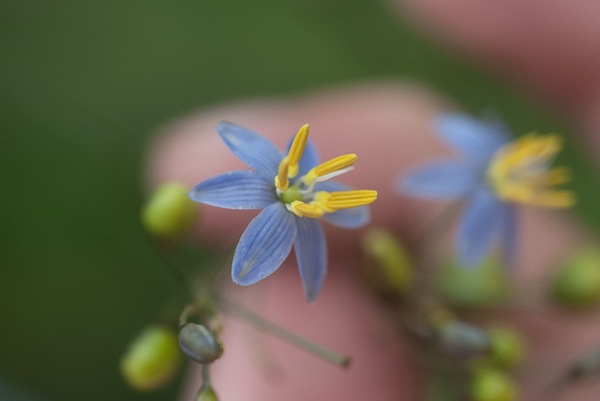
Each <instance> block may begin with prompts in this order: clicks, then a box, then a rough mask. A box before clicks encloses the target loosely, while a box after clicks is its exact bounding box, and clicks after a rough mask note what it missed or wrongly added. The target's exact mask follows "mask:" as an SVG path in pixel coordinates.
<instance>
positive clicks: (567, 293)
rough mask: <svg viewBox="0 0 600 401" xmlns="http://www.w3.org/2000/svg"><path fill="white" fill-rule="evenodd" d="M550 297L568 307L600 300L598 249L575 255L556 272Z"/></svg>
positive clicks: (586, 250) (583, 251)
mask: <svg viewBox="0 0 600 401" xmlns="http://www.w3.org/2000/svg"><path fill="white" fill-rule="evenodd" d="M552 295H553V296H554V299H555V300H556V301H558V302H560V303H561V304H563V305H565V306H570V307H586V306H591V305H593V304H595V303H597V302H598V300H600V249H598V248H587V249H582V250H580V251H578V252H577V253H575V254H574V255H573V256H572V257H571V258H570V259H569V260H568V261H567V262H566V263H565V264H564V265H563V267H562V268H561V269H560V270H559V271H558V273H557V275H556V277H555V279H554V283H553V286H552Z"/></svg>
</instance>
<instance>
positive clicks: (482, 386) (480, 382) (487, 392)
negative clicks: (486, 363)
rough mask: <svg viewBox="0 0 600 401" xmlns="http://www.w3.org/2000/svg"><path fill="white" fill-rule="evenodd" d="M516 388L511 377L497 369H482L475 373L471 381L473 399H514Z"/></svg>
mask: <svg viewBox="0 0 600 401" xmlns="http://www.w3.org/2000/svg"><path fill="white" fill-rule="evenodd" d="M515 398H516V389H515V385H514V383H513V381H512V380H511V378H510V377H509V376H508V375H507V374H506V373H504V372H502V371H500V370H495V369H481V370H478V371H476V372H475V373H474V376H473V378H472V381H471V399H472V400H473V401H514V400H515Z"/></svg>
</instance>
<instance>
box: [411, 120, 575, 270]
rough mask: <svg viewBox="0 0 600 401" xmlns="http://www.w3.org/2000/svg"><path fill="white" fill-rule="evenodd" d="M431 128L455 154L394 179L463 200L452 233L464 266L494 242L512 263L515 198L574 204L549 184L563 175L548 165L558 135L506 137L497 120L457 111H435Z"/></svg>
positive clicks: (416, 191)
mask: <svg viewBox="0 0 600 401" xmlns="http://www.w3.org/2000/svg"><path fill="white" fill-rule="evenodd" d="M436 128H437V129H436V131H437V133H438V135H439V136H440V137H441V138H442V139H443V140H444V141H445V142H447V143H448V144H449V145H450V146H451V147H452V148H454V149H455V150H457V151H458V152H459V154H460V155H461V158H460V159H458V160H456V159H448V160H440V161H437V162H432V163H430V164H427V165H424V166H421V167H419V168H417V169H415V170H413V171H410V172H409V173H408V174H407V175H406V176H405V177H404V178H403V179H401V180H399V190H400V191H402V192H404V193H408V194H410V195H413V196H418V197H423V198H430V199H445V200H452V199H465V200H466V206H465V209H464V211H463V212H462V216H461V217H460V221H459V224H458V235H457V239H456V252H457V254H458V258H459V261H460V262H461V264H462V265H463V266H464V267H472V266H475V265H477V264H478V263H480V262H481V261H482V259H483V258H484V257H485V256H486V255H487V254H488V252H489V251H490V249H491V248H492V247H493V245H494V244H495V243H496V242H499V243H500V245H501V247H502V250H503V253H504V259H505V263H506V264H507V265H511V264H512V258H513V255H514V249H515V245H516V239H515V234H516V228H515V222H516V219H515V204H517V203H521V204H530V205H536V206H542V207H550V208H564V207H569V206H572V205H573V204H574V202H575V200H574V196H573V194H572V193H571V192H569V191H565V190H557V189H555V188H553V186H555V185H558V184H563V183H565V182H567V181H568V180H569V173H568V171H567V170H566V169H565V168H550V164H551V163H552V161H553V160H554V158H555V156H556V154H557V153H558V152H559V151H560V149H561V148H562V144H561V142H560V138H559V137H558V136H556V135H552V134H549V135H537V134H527V135H524V136H522V137H521V138H519V139H517V140H515V141H512V142H511V137H510V135H509V133H508V130H507V129H506V127H505V126H504V125H503V124H501V122H500V121H497V120H493V121H492V120H490V121H482V120H477V119H474V118H471V117H468V116H465V115H461V114H442V115H440V116H438V117H437V119H436Z"/></svg>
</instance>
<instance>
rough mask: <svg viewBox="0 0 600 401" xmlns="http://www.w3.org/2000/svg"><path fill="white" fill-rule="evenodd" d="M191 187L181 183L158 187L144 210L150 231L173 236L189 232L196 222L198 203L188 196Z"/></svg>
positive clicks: (144, 218)
mask: <svg viewBox="0 0 600 401" xmlns="http://www.w3.org/2000/svg"><path fill="white" fill-rule="evenodd" d="M188 192H189V189H188V188H187V187H186V186H185V185H182V184H179V183H168V184H164V185H161V186H160V187H158V188H157V189H156V190H155V191H154V193H153V194H152V196H151V197H150V199H149V200H148V202H146V205H145V206H144V208H143V210H142V223H143V225H144V227H145V228H146V230H148V232H149V233H151V234H153V235H156V236H157V237H162V238H173V237H177V236H180V235H182V234H184V233H185V232H187V230H188V229H189V228H190V227H191V225H192V223H193V222H194V218H195V217H196V213H197V204H196V203H195V202H194V201H192V200H191V199H190V198H189V196H188Z"/></svg>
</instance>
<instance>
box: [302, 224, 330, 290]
mask: <svg viewBox="0 0 600 401" xmlns="http://www.w3.org/2000/svg"><path fill="white" fill-rule="evenodd" d="M296 225H297V227H298V236H297V237H296V242H295V243H294V251H295V252H296V260H297V261H298V268H299V269H300V276H301V277H302V284H303V286H304V296H305V297H306V300H307V301H309V302H312V301H314V300H315V299H316V298H317V295H318V294H319V291H320V290H321V287H322V285H323V281H324V280H325V275H326V274H327V246H326V244H325V234H323V229H322V228H321V225H320V224H319V222H318V221H317V220H315V219H309V218H302V217H297V218H296Z"/></svg>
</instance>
